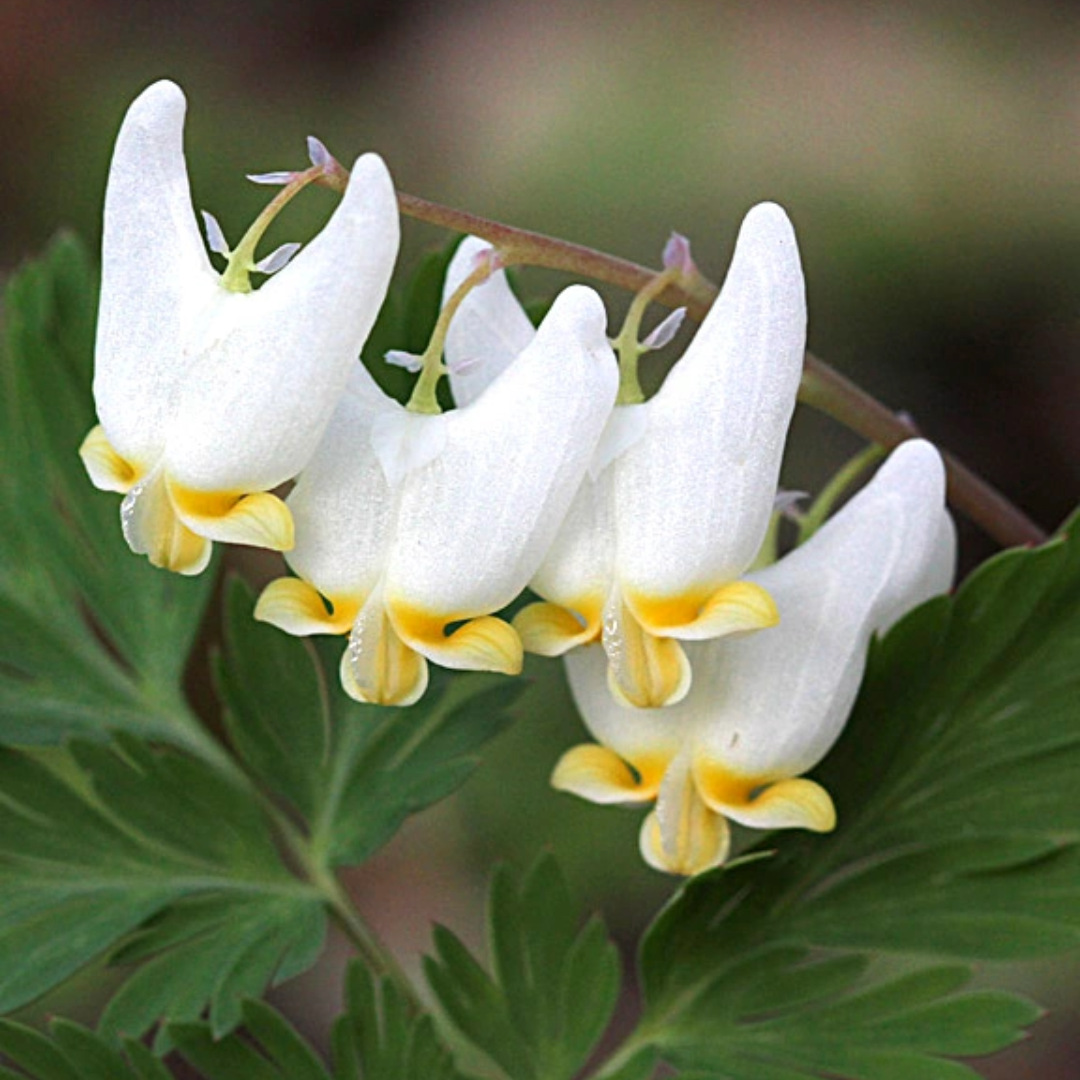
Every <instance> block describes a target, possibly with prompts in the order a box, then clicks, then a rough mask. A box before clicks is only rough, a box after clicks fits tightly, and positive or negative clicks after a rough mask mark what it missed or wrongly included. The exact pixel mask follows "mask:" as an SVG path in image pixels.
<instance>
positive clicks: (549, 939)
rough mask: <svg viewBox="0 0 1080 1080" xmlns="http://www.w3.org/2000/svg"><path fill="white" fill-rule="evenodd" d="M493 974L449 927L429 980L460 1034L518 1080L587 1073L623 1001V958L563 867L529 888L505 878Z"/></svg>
mask: <svg viewBox="0 0 1080 1080" xmlns="http://www.w3.org/2000/svg"><path fill="white" fill-rule="evenodd" d="M488 931H489V951H490V955H491V970H490V973H489V972H488V971H486V970H485V969H484V968H483V967H482V966H481V965H480V964H479V963H478V962H477V961H476V960H475V959H474V958H473V957H472V955H471V954H470V953H469V951H468V950H467V949H466V948H465V946H464V945H463V944H462V943H461V942H460V941H459V940H458V939H457V938H456V937H455V936H454V935H453V934H452V933H450V931H449V930H447V929H445V928H444V927H438V928H437V929H436V932H435V956H434V957H429V958H428V960H427V962H426V963H425V973H426V974H427V978H428V982H429V983H430V985H431V988H432V990H433V992H434V993H435V996H436V997H437V998H438V1000H439V1003H440V1005H441V1006H442V1008H443V1010H444V1011H445V1012H446V1014H447V1016H448V1017H449V1018H450V1020H451V1021H452V1022H453V1024H454V1025H455V1026H456V1027H457V1028H458V1029H459V1030H460V1031H461V1033H462V1034H463V1035H464V1036H465V1037H466V1038H467V1039H469V1040H470V1041H471V1042H472V1043H473V1044H474V1045H475V1046H476V1047H477V1048H479V1049H480V1050H482V1051H483V1052H484V1053H485V1054H487V1056H488V1057H490V1058H491V1060H492V1061H494V1062H495V1063H497V1064H498V1065H499V1067H500V1068H501V1069H502V1070H503V1071H504V1072H505V1073H506V1075H507V1076H509V1077H512V1078H514V1080H533V1078H535V1080H562V1078H566V1080H569V1078H570V1077H572V1076H574V1075H575V1074H576V1073H577V1072H578V1070H579V1069H580V1068H581V1067H582V1066H583V1065H584V1063H585V1061H586V1059H587V1058H588V1056H589V1054H590V1052H591V1051H592V1049H593V1047H594V1046H595V1045H596V1042H597V1040H598V1039H599V1038H600V1036H601V1035H602V1034H603V1033H604V1029H605V1028H606V1027H607V1024H608V1021H609V1020H610V1019H611V1013H612V1010H613V1009H614V1007H615V1002H616V999H617V997H618V993H619V983H620V971H619V957H618V953H617V951H616V950H615V947H614V946H613V945H612V943H611V942H610V941H609V940H608V938H607V935H606V933H605V932H604V928H603V926H602V925H601V924H600V922H599V921H598V920H596V919H594V920H591V921H590V922H588V923H587V924H586V925H585V926H584V927H583V928H580V929H579V917H578V912H577V907H576V905H575V904H574V902H573V900H572V899H571V897H570V894H569V892H568V890H567V888H566V884H565V882H564V881H563V878H562V875H561V874H560V873H559V871H558V868H557V867H556V865H555V862H554V860H553V859H551V858H550V857H544V858H541V859H540V860H539V861H538V862H537V864H536V866H535V867H534V868H533V870H532V872H531V873H530V874H529V875H528V876H527V877H526V879H525V880H524V881H523V882H521V883H520V884H519V883H518V882H517V881H516V880H515V879H514V878H513V876H512V875H511V874H510V872H509V870H507V869H506V868H505V867H503V868H500V869H499V870H497V871H496V873H495V875H494V877H493V879H492V883H491V895H490V898H489V901H488Z"/></svg>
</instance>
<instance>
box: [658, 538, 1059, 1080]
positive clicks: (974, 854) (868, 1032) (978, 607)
mask: <svg viewBox="0 0 1080 1080" xmlns="http://www.w3.org/2000/svg"><path fill="white" fill-rule="evenodd" d="M1078 656H1080V541H1078V540H1077V539H1075V538H1074V539H1069V540H1064V539H1059V540H1056V541H1054V542H1052V543H1050V544H1048V545H1046V546H1045V547H1043V548H1040V549H1037V550H1033V551H1011V552H1006V553H1004V554H1002V555H1000V556H999V557H997V558H996V559H994V560H992V561H991V562H989V563H987V564H986V565H984V566H983V567H982V568H981V569H980V570H979V571H978V572H976V573H975V574H974V575H972V577H971V578H970V579H969V580H968V582H967V583H966V584H965V585H964V586H963V588H961V589H960V590H959V592H958V594H957V595H956V597H955V598H954V599H952V600H949V599H939V600H936V601H933V602H931V603H930V604H928V605H926V606H924V607H923V608H921V609H920V610H918V611H916V612H914V613H912V615H910V616H909V617H908V618H907V619H905V620H904V621H903V622H902V623H901V624H900V625H898V626H897V627H896V628H895V629H894V630H893V631H892V632H891V633H890V634H889V635H888V636H887V637H886V638H885V640H884V641H882V642H880V643H879V644H878V645H877V647H875V648H874V649H873V650H872V653H871V657H870V663H869V666H868V669H867V674H866V678H865V680H864V685H863V688H862V691H861V693H860V697H859V701H858V703H857V705H856V708H855V711H854V714H853V716H852V718H851V720H850V722H849V724H848V727H847V729H846V731H845V733H844V736H843V738H842V739H841V741H840V743H839V744H838V746H837V747H836V748H835V750H834V751H833V752H832V753H831V754H830V755H829V757H828V758H827V759H826V761H825V762H824V763H823V765H822V767H821V768H820V769H819V770H818V774H817V776H818V779H820V780H821V782H822V783H823V784H824V785H825V786H826V787H827V788H828V789H829V791H831V792H832V794H833V796H834V798H835V800H836V803H837V807H838V810H839V819H840V825H839V828H838V829H837V831H836V833H835V834H833V835H831V836H827V837H820V836H811V835H809V834H800V835H794V834H790V833H785V834H780V835H778V836H775V837H772V838H770V840H769V844H770V845H772V846H775V848H776V853H775V854H774V855H773V856H772V857H771V858H765V859H755V860H751V861H746V862H743V863H741V864H739V865H735V866H732V867H730V868H728V869H726V870H719V871H715V872H712V873H710V874H706V875H703V876H701V877H700V878H697V879H694V880H692V881H690V882H688V883H687V884H686V885H685V886H684V887H683V888H682V889H681V891H680V892H679V893H678V894H677V895H676V897H675V898H674V899H673V901H672V902H671V904H670V905H669V906H668V907H667V909H666V910H665V911H664V912H662V913H661V915H660V917H659V918H658V919H657V920H656V922H655V923H654V925H653V927H652V928H651V929H650V931H649V933H648V935H647V937H646V939H645V941H644V944H643V949H642V970H643V981H644V988H645V993H646V997H647V1005H646V1009H645V1015H644V1018H643V1021H642V1035H641V1038H642V1039H643V1040H644V1041H646V1042H649V1043H650V1044H651V1045H654V1046H656V1047H659V1048H661V1049H662V1050H663V1055H664V1056H665V1057H666V1058H667V1059H668V1060H670V1061H672V1062H674V1063H676V1064H678V1065H680V1066H682V1067H684V1068H686V1069H703V1070H706V1071H708V1072H710V1074H715V1075H719V1076H724V1077H731V1078H743V1077H745V1078H747V1080H749V1078H751V1077H753V1078H754V1080H762V1078H768V1077H776V1078H777V1080H780V1078H785V1080H793V1078H796V1077H801V1078H806V1077H817V1076H820V1075H821V1074H822V1073H827V1074H829V1075H832V1074H837V1075H842V1076H845V1077H852V1078H855V1080H894V1078H899V1077H905V1078H906V1077H911V1078H912V1080H915V1078H918V1080H924V1078H926V1077H941V1078H943V1080H944V1078H951V1077H961V1076H974V1074H973V1073H971V1071H970V1070H968V1069H966V1068H965V1067H963V1066H961V1065H960V1064H958V1063H956V1062H950V1061H948V1060H945V1059H947V1058H949V1057H952V1056H969V1055H970V1056H976V1055H981V1054H987V1053H991V1052H993V1051H995V1050H997V1049H999V1048H1001V1047H1004V1046H1007V1045H1009V1044H1010V1043H1011V1042H1013V1041H1015V1040H1016V1039H1017V1038H1020V1037H1021V1036H1022V1034H1023V1028H1024V1026H1025V1025H1026V1024H1029V1023H1031V1022H1032V1021H1033V1020H1034V1019H1035V1018H1036V1016H1037V1015H1038V1013H1037V1010H1036V1009H1035V1008H1034V1007H1033V1006H1032V1005H1031V1004H1030V1003H1028V1002H1026V1001H1024V1000H1022V999H1020V998H1017V997H1013V996H1010V995H1005V994H995V993H966V992H964V991H963V990H962V986H963V984H964V983H965V981H966V978H967V974H968V969H967V968H966V967H964V966H962V965H961V966H960V967H956V966H951V967H948V968H941V967H929V968H925V967H920V965H923V964H925V963H926V959H924V958H926V957H946V958H953V959H956V960H960V961H972V960H979V959H995V960H997V959H1008V960H1018V959H1024V958H1029V957H1038V956H1046V955H1050V954H1053V953H1055V952H1058V951H1061V950H1064V949H1070V948H1075V947H1076V945H1078V944H1080V846H1078V845H1080V785H1078V784H1077V783H1076V776H1077V775H1080V722H1078V721H1080V704H1078V703H1080V664H1078V663H1077V657H1078ZM762 850H763V851H764V850H765V845H762ZM867 953H874V954H879V955H880V954H892V955H894V956H896V957H897V958H903V961H904V963H906V964H908V965H909V966H910V965H914V968H915V970H914V971H913V972H912V973H910V974H908V975H905V976H903V977H900V978H890V977H887V976H886V975H885V974H883V973H882V972H881V971H880V970H879V969H878V968H875V967H870V969H869V971H868V972H866V973H864V971H863V969H864V968H865V967H866V954H867Z"/></svg>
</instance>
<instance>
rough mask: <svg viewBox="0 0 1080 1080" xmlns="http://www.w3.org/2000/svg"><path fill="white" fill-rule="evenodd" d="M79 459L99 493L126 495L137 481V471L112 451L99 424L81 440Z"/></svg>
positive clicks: (110, 444)
mask: <svg viewBox="0 0 1080 1080" xmlns="http://www.w3.org/2000/svg"><path fill="white" fill-rule="evenodd" d="M79 457H80V458H82V463H83V466H84V467H85V468H86V472H87V474H88V475H89V477H90V482H91V483H92V484H93V485H94V487H96V488H98V489H99V490H100V491H116V492H119V493H120V494H121V495H126V494H127V493H128V492H129V491H130V490H131V489H132V488H133V487H134V486H135V484H136V483H137V482H138V480H139V470H137V469H136V468H135V466H134V465H132V464H131V463H130V462H129V461H127V460H125V459H124V458H122V457H121V456H120V455H119V454H118V453H117V452H116V451H115V450H114V449H113V446H112V443H110V442H109V440H108V438H107V437H106V435H105V429H104V428H103V427H102V426H101V425H100V424H98V425H97V426H96V427H93V428H91V429H90V431H89V432H88V433H87V435H86V438H85V439H83V441H82V445H81V446H80V447H79Z"/></svg>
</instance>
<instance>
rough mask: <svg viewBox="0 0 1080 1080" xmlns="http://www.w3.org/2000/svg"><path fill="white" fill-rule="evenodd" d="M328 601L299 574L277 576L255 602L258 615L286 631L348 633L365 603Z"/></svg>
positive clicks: (264, 620) (300, 635) (306, 633)
mask: <svg viewBox="0 0 1080 1080" xmlns="http://www.w3.org/2000/svg"><path fill="white" fill-rule="evenodd" d="M330 603H331V608H330V610H327V606H326V601H324V599H323V596H322V594H321V593H320V592H319V590H318V589H316V588H315V587H314V586H313V585H309V584H308V583H307V582H306V581H303V580H301V579H300V578H278V579H277V580H276V581H271V582H270V584H269V585H267V586H266V588H265V589H263V591H262V594H261V595H260V596H259V599H258V602H257V603H256V604H255V612H254V615H255V618H256V619H258V620H259V621H260V622H266V623H270V624H271V625H273V626H276V627H278V628H279V629H281V630H284V631H285V632H286V633H289V634H295V635H297V636H298V637H305V636H307V635H309V634H347V633H348V632H349V630H350V629H351V628H352V624H353V622H354V621H355V619H356V616H357V614H358V613H359V611H360V608H361V606H362V603H361V601H359V600H354V599H351V598H350V599H337V600H332V601H330Z"/></svg>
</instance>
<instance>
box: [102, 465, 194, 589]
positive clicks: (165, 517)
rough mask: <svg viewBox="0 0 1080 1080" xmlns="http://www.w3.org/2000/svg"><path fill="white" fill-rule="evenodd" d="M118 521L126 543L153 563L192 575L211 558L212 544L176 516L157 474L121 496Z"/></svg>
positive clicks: (178, 572)
mask: <svg viewBox="0 0 1080 1080" xmlns="http://www.w3.org/2000/svg"><path fill="white" fill-rule="evenodd" d="M120 525H121V528H122V529H123V532H124V539H125V540H126V541H127V542H128V547H130V548H131V550H132V551H134V552H135V553H136V554H138V555H145V556H146V557H147V558H148V559H149V560H150V562H151V564H152V565H154V566H158V567H161V568H162V569H164V570H172V571H173V572H174V573H177V574H184V575H186V576H188V577H191V576H194V575H195V574H200V573H202V571H203V570H205V569H206V566H207V564H208V563H209V562H210V555H211V551H212V547H213V545H212V544H211V543H210V541H209V540H208V539H207V538H206V537H205V536H201V535H199V534H198V533H196V532H193V531H192V530H191V529H189V528H188V527H187V526H186V525H185V524H184V523H183V522H182V521H181V520H180V519H179V518H178V517H177V516H176V513H175V511H174V509H173V506H172V503H171V502H170V501H169V497H168V491H167V489H166V485H165V484H164V483H163V482H162V480H161V477H160V476H155V475H151V476H150V477H148V478H147V479H146V480H145V481H143V482H141V483H138V484H136V485H135V486H134V487H133V488H132V489H131V490H130V491H129V492H128V493H127V495H125V496H124V501H123V502H122V503H121V504H120Z"/></svg>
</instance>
